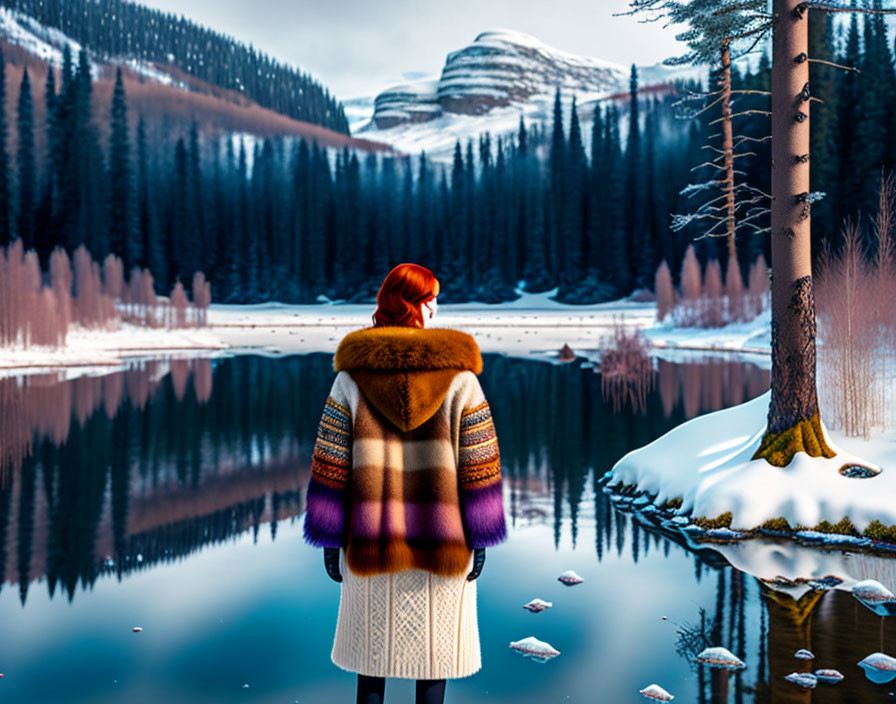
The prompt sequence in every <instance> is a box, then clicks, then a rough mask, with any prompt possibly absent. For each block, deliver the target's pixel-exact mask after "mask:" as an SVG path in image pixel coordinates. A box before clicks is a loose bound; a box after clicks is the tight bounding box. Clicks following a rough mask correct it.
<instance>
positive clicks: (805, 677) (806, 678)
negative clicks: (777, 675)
mask: <svg viewBox="0 0 896 704" xmlns="http://www.w3.org/2000/svg"><path fill="white" fill-rule="evenodd" d="M784 679H785V680H787V681H788V682H793V683H794V684H795V685H798V686H800V687H803V688H804V689H815V685H817V684H818V678H817V677H816V676H815V675H813V674H811V673H809V672H791V673H790V674H789V675H787V677H785V678H784Z"/></svg>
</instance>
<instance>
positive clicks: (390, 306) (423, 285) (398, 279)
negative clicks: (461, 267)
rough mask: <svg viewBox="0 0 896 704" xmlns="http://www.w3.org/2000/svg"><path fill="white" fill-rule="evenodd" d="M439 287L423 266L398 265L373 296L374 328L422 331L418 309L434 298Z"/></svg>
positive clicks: (434, 278)
mask: <svg viewBox="0 0 896 704" xmlns="http://www.w3.org/2000/svg"><path fill="white" fill-rule="evenodd" d="M438 285H439V282H438V279H436V277H435V274H433V273H432V272H431V271H430V270H429V269H427V268H426V267H423V266H420V265H418V264H399V265H398V266H396V267H395V268H394V269H392V271H390V272H389V275H388V276H387V277H386V279H385V281H383V285H382V286H380V291H379V293H377V295H376V304H377V309H376V312H375V313H374V314H373V325H374V327H383V326H386V325H394V326H401V327H408V328H422V327H423V312H422V311H421V306H422V305H423V304H424V303H427V302H428V301H431V300H432V299H433V298H435V297H436V289H437V287H438Z"/></svg>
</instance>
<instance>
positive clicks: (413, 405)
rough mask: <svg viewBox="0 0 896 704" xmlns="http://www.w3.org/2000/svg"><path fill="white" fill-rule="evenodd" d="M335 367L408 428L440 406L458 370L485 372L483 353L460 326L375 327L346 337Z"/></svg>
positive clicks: (337, 354)
mask: <svg viewBox="0 0 896 704" xmlns="http://www.w3.org/2000/svg"><path fill="white" fill-rule="evenodd" d="M333 368H334V369H335V370H336V371H337V372H340V371H346V372H348V373H349V374H350V375H351V377H352V379H353V380H354V381H355V383H356V384H357V385H358V386H359V387H360V389H361V391H362V392H363V393H364V396H365V397H366V398H367V399H368V400H369V401H370V402H371V403H372V404H373V405H374V406H375V407H376V409H377V410H378V411H379V412H380V413H382V414H383V415H384V416H385V417H386V418H387V419H388V420H389V421H390V422H391V423H393V424H394V425H395V426H396V427H398V428H399V429H400V430H402V431H405V432H407V431H408V430H413V429H414V428H416V427H417V426H419V425H421V424H423V423H425V422H426V421H427V420H429V419H430V418H431V417H432V416H433V414H435V412H436V411H438V410H439V407H440V406H441V405H442V401H444V400H445V396H446V394H447V393H448V387H449V386H450V385H451V382H452V381H453V380H454V377H455V376H456V375H457V374H458V373H459V372H462V371H471V372H473V373H474V374H479V373H480V372H481V371H482V355H481V354H480V352H479V346H478V345H477V344H476V341H475V340H474V339H473V338H472V337H471V336H470V335H468V334H467V333H464V332H460V331H459V330H449V329H445V328H408V327H388V326H387V327H372V328H364V329H363V330H357V331H355V332H352V333H349V334H348V335H346V336H345V338H343V340H342V342H341V343H339V348H338V349H337V350H336V356H335V357H334V358H333Z"/></svg>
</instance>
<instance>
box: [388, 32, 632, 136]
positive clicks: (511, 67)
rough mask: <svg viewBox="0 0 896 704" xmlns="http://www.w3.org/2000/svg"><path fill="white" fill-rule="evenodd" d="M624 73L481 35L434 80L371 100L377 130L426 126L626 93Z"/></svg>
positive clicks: (503, 36) (528, 43)
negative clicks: (561, 97) (565, 97)
mask: <svg viewBox="0 0 896 704" xmlns="http://www.w3.org/2000/svg"><path fill="white" fill-rule="evenodd" d="M627 82H628V70H627V69H626V68H625V67H623V66H620V65H618V64H613V63H609V62H605V61H598V60H596V59H588V58H583V57H580V56H576V55H574V54H569V53H567V52H563V51H560V50H558V49H553V48H551V47H549V46H547V45H546V44H543V43H542V42H540V41H538V40H537V39H535V38H534V37H530V36H529V35H526V34H522V33H520V32H513V31H510V30H492V31H488V32H483V33H482V34H480V35H479V36H478V37H476V39H475V40H474V41H473V43H472V44H470V45H469V46H467V47H465V48H463V49H461V50H459V51H455V52H452V53H451V54H449V55H448V58H447V59H446V61H445V66H444V68H443V69H442V74H441V76H440V77H439V78H438V79H437V80H426V81H420V82H416V83H411V84H406V85H403V86H397V87H394V88H390V89H389V90H387V91H384V92H383V93H381V94H380V95H379V96H378V97H377V98H376V101H375V110H374V115H373V121H374V124H375V125H376V127H377V128H379V129H389V128H391V127H395V126H398V125H401V124H409V123H419V122H427V121H429V120H435V119H438V118H439V117H442V116H443V115H446V114H447V115H451V114H454V115H484V114H487V113H489V112H491V111H492V110H494V109H496V108H506V107H511V106H513V105H523V104H526V103H530V102H531V101H532V100H534V99H542V98H543V99H546V100H547V99H551V98H552V97H553V95H554V91H555V90H556V89H557V87H558V86H559V87H560V88H561V90H562V91H564V92H566V93H574V94H577V95H580V96H583V97H597V96H598V95H606V94H611V93H617V92H621V91H623V90H625V88H626V85H627Z"/></svg>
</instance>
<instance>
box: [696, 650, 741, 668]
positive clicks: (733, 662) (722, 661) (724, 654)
mask: <svg viewBox="0 0 896 704" xmlns="http://www.w3.org/2000/svg"><path fill="white" fill-rule="evenodd" d="M697 662H699V663H701V664H703V665H709V666H710V667H718V668H721V669H723V670H742V669H743V668H745V667H746V666H747V665H746V663H744V661H743V660H741V659H740V658H739V657H737V656H736V655H735V654H734V653H732V652H731V651H730V650H728V649H727V648H722V647H721V646H717V647H714V648H706V649H705V650H703V651H701V652H700V654H699V655H697Z"/></svg>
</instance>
